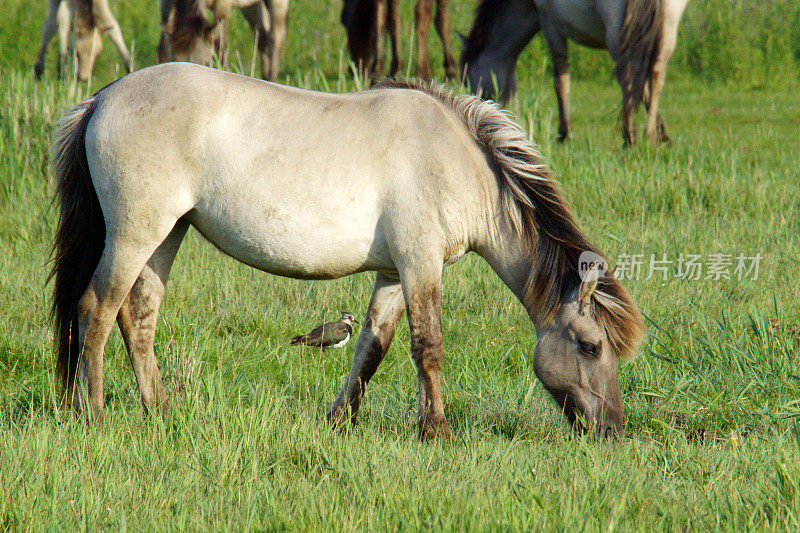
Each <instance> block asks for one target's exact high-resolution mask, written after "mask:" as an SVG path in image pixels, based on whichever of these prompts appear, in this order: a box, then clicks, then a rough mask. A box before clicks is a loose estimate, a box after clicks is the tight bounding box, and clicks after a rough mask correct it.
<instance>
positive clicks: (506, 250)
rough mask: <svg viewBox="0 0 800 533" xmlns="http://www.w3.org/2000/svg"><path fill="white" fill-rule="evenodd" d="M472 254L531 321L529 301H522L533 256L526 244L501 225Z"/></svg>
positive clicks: (524, 296) (531, 314)
mask: <svg viewBox="0 0 800 533" xmlns="http://www.w3.org/2000/svg"><path fill="white" fill-rule="evenodd" d="M476 251H477V253H478V254H479V255H480V256H481V257H483V258H484V259H485V260H486V262H487V263H489V266H491V267H492V270H494V272H495V273H496V274H497V276H498V277H499V278H500V279H501V280H502V281H503V283H505V284H506V286H507V287H508V288H509V289H510V290H511V292H512V293H514V296H516V297H517V299H518V300H519V301H520V303H521V304H522V305H523V307H525V310H526V311H527V312H528V316H529V317H531V320H534V321H535V318H534V317H536V316H537V313H536V309H533V308H532V305H531V302H530V301H529V298H527V297H526V287H527V285H528V279H529V278H530V275H531V271H532V270H533V261H534V260H535V256H536V254H535V252H534V250H532V249H531V245H530V243H528V242H527V241H526V239H525V238H523V237H521V236H519V235H517V234H516V232H514V230H513V229H511V228H510V227H509V226H508V224H505V223H504V224H501V225H500V227H499V228H498V229H497V231H495V232H493V235H492V237H491V238H490V239H489V240H488V242H486V243H485V244H484V245H483V246H482V247H481V249H480V250H476Z"/></svg>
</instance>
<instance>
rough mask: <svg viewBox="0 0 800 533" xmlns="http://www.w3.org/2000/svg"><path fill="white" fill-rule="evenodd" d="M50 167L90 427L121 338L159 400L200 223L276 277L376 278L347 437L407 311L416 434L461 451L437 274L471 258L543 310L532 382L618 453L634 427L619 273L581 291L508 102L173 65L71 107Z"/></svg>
mask: <svg viewBox="0 0 800 533" xmlns="http://www.w3.org/2000/svg"><path fill="white" fill-rule="evenodd" d="M143 154H146V155H144V156H143ZM54 158H55V161H54V163H55V168H56V182H57V196H58V203H59V206H60V219H59V223H58V229H57V233H56V236H55V241H54V269H53V273H54V276H55V284H54V285H55V286H54V303H53V312H54V317H55V329H56V341H57V349H58V358H57V361H58V372H59V374H60V376H61V377H62V378H63V382H64V385H65V400H66V401H68V402H73V405H75V407H76V408H78V409H79V410H82V411H83V412H86V413H87V415H88V416H95V417H100V416H101V415H102V413H103V353H104V348H105V344H106V341H107V339H108V335H109V333H110V331H111V329H112V326H113V324H114V321H115V319H116V321H117V322H118V324H119V326H120V329H121V331H122V336H123V339H124V341H125V346H126V347H127V350H128V352H129V355H130V360H131V363H132V364H133V371H134V373H135V375H136V380H137V382H138V385H139V388H140V392H141V400H142V404H143V406H144V408H145V410H146V411H149V410H151V409H153V408H154V407H156V406H157V405H158V404H161V403H162V402H164V401H165V393H164V387H163V385H162V381H161V376H160V374H159V371H158V365H157V363H156V359H155V356H154V352H153V338H154V335H155V328H156V322H157V315H158V308H159V305H160V303H161V300H162V297H163V294H164V286H165V284H166V282H167V278H168V277H169V272H170V267H171V266H172V263H173V260H174V258H175V254H176V253H177V251H178V247H179V246H180V244H181V241H182V240H183V237H184V235H185V234H186V231H187V229H188V227H189V226H194V227H195V228H196V229H197V230H198V231H199V232H200V233H201V234H202V235H203V236H204V237H205V238H206V239H208V240H209V241H211V242H212V243H213V244H214V245H216V247H217V248H219V249H220V250H222V251H223V252H225V253H226V254H228V255H230V256H232V257H233V258H235V259H237V260H239V261H241V262H243V263H246V264H248V265H251V266H253V267H255V268H258V269H260V270H263V271H266V272H269V273H272V274H277V275H280V276H287V277H292V278H298V279H331V278H338V277H341V276H347V275H350V274H355V273H357V272H363V271H368V270H369V271H375V272H376V273H377V274H376V279H375V286H374V289H373V293H372V299H371V300H370V303H369V307H368V308H367V312H366V319H365V320H364V325H363V327H362V330H361V333H360V335H359V338H358V342H357V345H356V348H355V354H354V358H353V365H352V368H351V370H350V374H349V376H348V377H347V379H346V380H345V383H344V386H343V387H342V389H341V392H340V393H339V395H338V397H337V398H336V400H335V401H334V402H333V405H332V406H331V408H330V411H329V418H330V419H331V420H332V421H334V422H335V423H337V424H338V423H346V422H347V419H348V418H350V419H351V420H352V421H355V417H356V413H357V412H358V407H359V404H360V402H361V397H362V395H363V393H364V390H365V387H366V385H367V382H368V381H369V380H370V378H371V377H372V376H373V374H374V373H375V371H376V369H377V368H378V365H379V364H380V362H381V360H382V359H383V357H384V355H385V354H386V351H387V350H388V349H389V344H390V343H391V341H392V337H393V335H394V332H395V327H396V326H397V323H398V321H399V320H400V318H401V316H402V315H403V312H404V311H407V312H408V322H409V326H410V332H411V353H412V356H413V359H414V362H415V363H416V366H417V372H418V380H419V392H418V398H419V406H418V409H419V433H420V436H421V437H423V438H424V437H435V436H443V437H446V436H449V435H450V428H449V425H448V422H447V420H446V418H445V412H444V407H443V403H442V393H441V387H440V383H441V374H440V372H441V368H442V359H443V351H442V349H443V348H442V329H441V321H440V307H441V297H442V292H441V291H442V269H443V268H444V267H445V266H447V265H449V264H452V263H453V262H455V261H456V260H458V259H459V258H460V257H461V256H462V255H464V254H465V253H467V252H470V251H473V252H476V253H477V254H479V255H480V256H481V257H483V258H484V259H485V260H486V261H487V262H488V263H489V265H490V266H491V267H492V268H493V269H494V271H495V272H496V273H497V275H498V276H499V277H500V278H501V279H502V280H503V282H505V284H506V285H507V286H508V287H509V288H510V289H511V291H512V292H513V293H514V294H515V295H516V297H517V298H518V299H519V300H520V301H521V302H522V304H523V305H524V306H525V308H526V310H527V311H528V313H529V315H530V318H531V320H532V321H533V324H534V326H535V328H536V333H537V344H536V348H535V351H534V368H535V371H536V374H537V376H538V377H539V379H540V380H541V381H542V383H543V384H544V386H545V387H546V388H547V389H548V390H549V391H550V392H551V393H552V395H553V397H554V398H555V399H556V400H557V402H558V404H559V408H560V409H563V411H564V413H565V414H566V416H567V417H568V418H569V419H570V420H572V421H575V420H576V418H577V417H579V414H581V415H582V416H583V417H584V419H585V420H586V421H588V422H589V424H592V425H594V426H595V427H596V428H597V431H599V432H600V433H601V434H603V435H607V434H613V433H614V432H615V431H620V430H621V429H622V424H623V418H622V415H623V413H622V400H621V397H620V390H619V382H618V377H617V365H618V358H625V357H629V356H631V355H633V353H634V352H635V350H636V348H637V345H638V343H639V340H640V338H641V336H642V333H643V324H642V320H641V318H640V315H639V312H638V311H637V309H636V306H635V305H634V304H633V302H632V301H631V299H630V297H629V296H628V294H627V292H626V291H625V289H624V288H623V287H622V286H621V285H620V284H619V283H618V282H617V280H616V279H615V278H614V277H613V275H612V274H611V273H606V274H605V275H603V276H598V275H596V274H597V272H596V271H590V272H595V275H587V276H586V277H585V278H584V279H583V280H581V278H580V277H579V269H578V261H579V256H580V254H581V253H582V252H584V251H592V252H594V253H597V250H596V249H595V248H594V247H593V246H592V245H591V244H590V243H589V241H588V240H587V238H586V237H585V236H584V234H583V233H582V232H581V230H580V229H579V228H578V227H577V225H576V224H575V220H574V219H573V216H572V214H571V212H570V210H569V208H568V206H567V203H566V200H565V199H564V197H563V195H562V193H561V191H560V188H559V187H558V185H557V183H556V182H555V181H554V180H553V179H552V178H551V177H550V175H549V174H548V171H547V169H546V168H545V166H544V165H543V164H542V162H541V159H540V156H539V154H538V153H537V152H536V150H535V149H534V148H533V146H532V145H531V144H530V142H529V141H528V140H527V136H526V134H525V132H524V131H522V130H521V129H520V128H519V126H517V125H516V124H515V123H514V122H512V121H511V120H510V119H509V118H508V116H507V115H506V114H504V113H503V112H502V111H501V110H500V109H499V108H497V107H496V106H495V105H494V104H491V103H487V102H484V101H482V100H480V99H479V98H477V97H474V96H454V95H452V94H450V93H449V92H446V91H445V90H444V89H442V88H439V87H435V86H419V85H412V84H404V83H396V84H390V85H386V86H383V88H380V89H377V90H371V91H366V92H360V93H353V94H326V93H318V92H312V91H307V90H301V89H296V88H292V87H284V86H280V85H274V84H270V83H267V82H263V81H259V80H254V79H252V78H247V77H244V76H239V75H236V74H231V73H227V72H222V71H217V70H213V69H209V68H206V67H202V66H198V65H192V64H189V63H170V64H165V65H159V66H155V67H150V68H146V69H143V70H140V71H138V72H135V73H134V74H131V75H129V76H126V77H125V78H122V79H121V80H119V81H117V82H116V83H114V84H113V85H111V86H109V87H107V88H105V89H104V90H102V91H100V92H99V93H97V94H96V95H95V96H93V97H92V98H90V99H88V100H85V101H84V102H82V103H80V104H79V105H78V106H77V107H75V108H74V109H73V110H72V111H71V112H70V113H68V114H67V115H66V116H65V117H64V118H63V119H62V121H61V123H60V125H59V127H58V130H57V132H56V139H55V145H54ZM86 402H88V405H87V404H86ZM84 410H85V411H84Z"/></svg>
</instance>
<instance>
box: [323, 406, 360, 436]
mask: <svg viewBox="0 0 800 533" xmlns="http://www.w3.org/2000/svg"><path fill="white" fill-rule="evenodd" d="M350 411H351V410H350V409H349V408H348V407H347V406H345V405H334V406H331V408H330V409H329V410H328V412H327V413H326V414H325V420H327V422H328V424H330V426H331V428H332V429H333V430H334V431H336V432H343V431H347V430H348V429H350V427H352V426H355V425H356V416H355V414H351V413H350ZM348 422H349V423H348Z"/></svg>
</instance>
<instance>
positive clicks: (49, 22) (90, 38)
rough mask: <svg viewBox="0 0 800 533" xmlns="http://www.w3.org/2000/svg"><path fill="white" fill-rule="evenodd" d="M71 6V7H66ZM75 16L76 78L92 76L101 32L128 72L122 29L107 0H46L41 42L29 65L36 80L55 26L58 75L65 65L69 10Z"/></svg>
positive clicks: (126, 51)
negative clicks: (35, 58) (57, 43)
mask: <svg viewBox="0 0 800 533" xmlns="http://www.w3.org/2000/svg"><path fill="white" fill-rule="evenodd" d="M70 8H71V9H70ZM70 11H73V12H74V15H75V23H74V28H75V53H76V56H77V60H78V64H77V66H76V75H77V77H78V80H80V81H87V80H88V79H89V78H90V77H91V75H92V67H93V66H94V60H95V59H96V58H97V56H98V55H100V52H101V51H102V50H103V40H102V35H104V34H108V37H109V39H111V42H112V43H114V46H116V48H117V51H118V52H119V56H120V57H121V58H122V63H123V64H124V65H125V70H126V71H128V72H130V71H131V69H132V68H133V67H132V63H131V56H130V53H128V47H127V46H125V39H124V38H123V37H122V30H121V29H120V27H119V23H118V22H117V19H115V18H114V15H113V14H112V13H111V8H109V7H108V0H49V1H48V5H47V16H46V17H45V19H44V23H43V24H42V45H41V47H40V48H39V57H38V59H37V60H36V64H35V65H34V66H33V71H34V73H35V74H36V78H37V79H41V77H42V73H44V63H45V59H46V56H47V46H48V45H49V44H50V41H51V39H52V38H53V35H54V34H55V33H56V29H58V42H59V49H58V51H59V61H58V77H59V78H61V72H62V70H63V69H65V68H66V65H67V55H68V51H69V28H70V18H71V13H70Z"/></svg>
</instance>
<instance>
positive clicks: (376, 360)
mask: <svg viewBox="0 0 800 533" xmlns="http://www.w3.org/2000/svg"><path fill="white" fill-rule="evenodd" d="M404 309H405V303H404V301H403V292H402V289H401V288H400V282H399V281H397V280H392V279H389V278H387V277H386V276H384V275H382V274H378V275H377V276H376V279H375V286H374V288H373V289H372V298H371V299H370V302H369V308H368V309H367V316H366V319H365V320H364V326H363V327H362V328H361V334H360V335H359V336H358V342H357V343H356V349H355V355H354V356H353V365H352V367H351V368H350V373H349V374H348V376H347V378H346V379H345V382H344V385H343V386H342V389H341V391H340V392H339V395H338V396H337V397H336V399H335V400H334V402H333V404H332V405H331V407H330V409H329V410H328V420H330V421H331V422H332V423H333V424H334V425H335V426H337V427H338V426H341V425H342V423H343V422H345V421H346V420H347V416H348V413H349V416H350V421H351V423H353V424H355V422H356V415H357V414H358V408H359V406H360V405H361V397H362V396H363V394H364V390H365V389H366V386H367V382H368V381H369V380H370V378H371V377H372V376H373V375H374V374H375V371H376V370H377V369H378V365H380V364H381V361H382V360H383V357H384V356H385V355H386V352H387V351H388V350H389V345H390V344H391V343H392V337H394V331H395V328H396V327H397V323H398V322H399V321H400V317H402V316H403V311H404Z"/></svg>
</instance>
